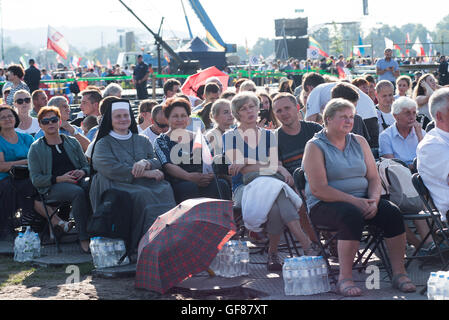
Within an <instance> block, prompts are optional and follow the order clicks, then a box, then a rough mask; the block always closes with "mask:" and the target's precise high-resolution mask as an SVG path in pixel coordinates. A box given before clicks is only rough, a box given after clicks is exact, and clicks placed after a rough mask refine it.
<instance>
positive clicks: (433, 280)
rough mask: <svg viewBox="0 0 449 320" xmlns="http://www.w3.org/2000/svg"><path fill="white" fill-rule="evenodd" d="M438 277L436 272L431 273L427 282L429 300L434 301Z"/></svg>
mask: <svg viewBox="0 0 449 320" xmlns="http://www.w3.org/2000/svg"><path fill="white" fill-rule="evenodd" d="M437 282H438V277H437V273H436V272H431V273H430V277H429V280H427V299H429V300H434V297H435V291H436V285H437Z"/></svg>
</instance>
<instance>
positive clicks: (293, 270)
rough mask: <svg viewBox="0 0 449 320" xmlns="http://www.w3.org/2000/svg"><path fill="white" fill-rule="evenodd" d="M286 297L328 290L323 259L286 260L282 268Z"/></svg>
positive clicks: (300, 258)
mask: <svg viewBox="0 0 449 320" xmlns="http://www.w3.org/2000/svg"><path fill="white" fill-rule="evenodd" d="M282 277H283V279H284V291H285V295H287V296H302V295H312V294H317V293H323V292H328V291H329V290H330V285H329V278H328V272H327V265H326V262H325V261H324V259H323V257H311V256H301V257H299V258H298V257H294V258H287V259H285V260H284V265H283V266H282Z"/></svg>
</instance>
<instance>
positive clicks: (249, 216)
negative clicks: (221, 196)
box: [223, 92, 319, 271]
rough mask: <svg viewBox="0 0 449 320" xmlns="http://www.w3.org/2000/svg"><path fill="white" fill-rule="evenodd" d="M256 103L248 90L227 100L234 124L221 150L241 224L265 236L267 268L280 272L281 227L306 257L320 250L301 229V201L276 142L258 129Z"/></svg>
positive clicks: (265, 132)
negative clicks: (300, 247) (234, 120)
mask: <svg viewBox="0 0 449 320" xmlns="http://www.w3.org/2000/svg"><path fill="white" fill-rule="evenodd" d="M259 105H260V101H259V98H258V97H257V96H256V94H255V93H253V92H242V93H239V94H237V95H236V96H235V97H234V98H233V99H232V101H231V110H232V114H233V116H234V118H235V119H236V120H237V121H238V123H239V125H238V127H237V128H234V129H232V130H229V131H227V132H226V133H225V134H224V136H223V150H224V154H225V157H226V161H227V163H229V164H230V166H229V174H230V175H231V176H232V190H233V193H234V194H233V199H234V201H235V205H236V206H237V207H241V208H242V214H243V220H244V222H245V226H246V227H247V228H248V229H249V230H250V231H255V232H261V231H262V230H265V231H266V232H267V233H268V238H269V247H268V261H267V268H268V270H269V271H281V270H282V264H281V262H280V261H279V258H278V255H277V251H278V244H279V241H280V237H281V235H282V232H283V230H284V228H285V225H286V226H287V227H288V228H289V229H290V231H291V232H292V233H293V235H294V236H295V238H296V239H297V240H298V241H299V242H300V243H301V246H302V248H304V251H305V254H307V255H316V254H317V253H318V252H319V251H318V250H317V248H316V245H315V244H314V243H312V242H311V241H310V239H309V238H308V237H307V236H306V234H305V233H304V231H303V230H302V229H301V225H300V223H299V216H298V210H299V208H300V206H301V204H302V202H301V199H300V198H299V196H298V195H297V194H296V193H295V192H294V191H293V189H292V188H291V187H292V186H293V178H292V176H291V175H290V174H289V173H288V171H287V170H286V169H285V168H284V167H282V166H279V165H278V157H277V150H276V138H275V136H274V134H273V133H272V132H270V131H269V130H266V129H263V128H259V127H258V126H257V117H258V116H257V115H258V112H259Z"/></svg>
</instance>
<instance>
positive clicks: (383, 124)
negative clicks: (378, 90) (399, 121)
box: [376, 106, 389, 129]
mask: <svg viewBox="0 0 449 320" xmlns="http://www.w3.org/2000/svg"><path fill="white" fill-rule="evenodd" d="M376 109H377V110H379V112H380V117H381V119H382V127H383V128H384V129H386V128H388V127H389V125H388V124H387V123H386V122H385V119H384V116H383V114H382V111H381V110H380V109H379V107H378V106H376Z"/></svg>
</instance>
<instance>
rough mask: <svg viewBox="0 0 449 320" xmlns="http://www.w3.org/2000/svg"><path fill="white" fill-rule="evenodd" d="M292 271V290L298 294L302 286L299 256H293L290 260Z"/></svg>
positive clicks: (293, 293)
mask: <svg viewBox="0 0 449 320" xmlns="http://www.w3.org/2000/svg"><path fill="white" fill-rule="evenodd" d="M290 272H291V292H292V295H298V292H299V291H300V290H301V288H300V285H301V283H300V281H299V280H300V279H299V278H300V276H301V275H300V270H299V264H298V259H297V258H292V259H291V260H290Z"/></svg>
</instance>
